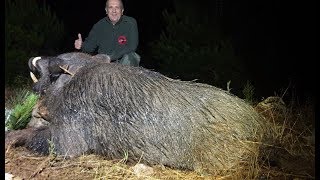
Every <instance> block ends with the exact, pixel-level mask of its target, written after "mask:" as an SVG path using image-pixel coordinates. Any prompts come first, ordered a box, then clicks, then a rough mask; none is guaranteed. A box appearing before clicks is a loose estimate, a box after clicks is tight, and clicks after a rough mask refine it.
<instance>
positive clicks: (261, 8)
mask: <svg viewBox="0 0 320 180" xmlns="http://www.w3.org/2000/svg"><path fill="white" fill-rule="evenodd" d="M216 1H220V2H222V4H223V12H222V17H221V18H222V24H223V27H224V29H225V31H226V32H228V33H230V34H231V36H232V39H233V45H234V48H235V50H236V53H237V55H239V56H240V57H242V58H243V59H245V60H246V61H247V62H246V63H247V64H249V65H250V67H251V73H252V76H253V77H254V78H255V80H256V81H255V83H256V84H255V85H256V86H258V87H260V89H261V91H262V94H267V95H272V91H277V90H279V88H285V87H287V86H288V85H289V83H290V82H292V83H294V84H295V87H296V89H297V91H298V93H300V94H301V95H302V96H305V95H306V94H307V95H310V94H311V95H313V94H315V80H316V77H315V70H316V69H315V66H314V62H315V56H314V55H315V45H314V42H315V24H316V23H315V15H316V14H315V4H314V3H313V4H312V3H311V2H308V1H303V2H300V1H288V2H283V1H282V2H279V1H276V0H268V1H267V0H259V1H249V0H241V1H233V2H231V1H227V0H224V1H223V0H216ZM47 2H48V4H50V6H51V7H52V9H53V10H54V11H56V12H57V15H58V16H59V17H60V19H61V20H63V22H64V24H65V26H67V27H68V34H69V36H68V38H67V39H66V46H67V48H70V49H72V47H73V41H74V39H75V38H76V37H77V33H82V35H83V37H86V35H87V34H88V32H89V31H90V29H91V27H92V25H93V24H94V23H95V22H97V21H98V20H99V19H101V18H102V17H104V16H105V11H104V6H105V0H97V1H84V0H77V1H75V0H68V1H56V0H47ZM123 2H124V6H125V14H126V15H129V16H133V17H135V18H136V19H137V22H138V27H139V39H140V44H139V47H140V48H142V49H143V48H144V47H145V46H146V44H147V43H148V42H150V41H153V40H155V39H157V38H158V36H159V34H160V32H161V31H162V30H163V28H164V26H163V25H164V24H163V22H162V19H161V12H162V11H163V10H164V9H169V10H174V9H173V6H172V3H171V1H169V0H164V1H146V0H140V1H137V0H135V1H133V0H124V1H123ZM197 2H199V3H201V2H202V1H197ZM213 10H214V9H213ZM199 18H200V17H199ZM263 61H269V62H270V63H268V65H264V66H261V62H263ZM270 86H271V87H270ZM264 89H265V92H263V91H264Z"/></svg>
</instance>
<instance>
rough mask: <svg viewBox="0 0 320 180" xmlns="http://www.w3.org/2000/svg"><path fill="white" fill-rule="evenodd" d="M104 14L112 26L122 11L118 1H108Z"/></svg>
mask: <svg viewBox="0 0 320 180" xmlns="http://www.w3.org/2000/svg"><path fill="white" fill-rule="evenodd" d="M106 12H107V14H108V17H109V19H110V20H111V22H112V23H113V24H116V23H117V22H118V21H119V19H120V18H121V16H122V14H123V9H122V6H121V3H120V1H119V0H109V3H108V5H107V7H106Z"/></svg>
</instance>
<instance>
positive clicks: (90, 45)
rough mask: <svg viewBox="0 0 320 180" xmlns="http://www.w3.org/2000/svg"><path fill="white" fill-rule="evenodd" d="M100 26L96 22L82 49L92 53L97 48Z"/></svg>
mask: <svg viewBox="0 0 320 180" xmlns="http://www.w3.org/2000/svg"><path fill="white" fill-rule="evenodd" d="M97 31H98V27H97V24H95V25H94V26H93V27H92V29H91V30H90V32H89V35H88V37H87V38H86V39H85V41H84V42H83V43H82V47H81V50H82V51H84V52H87V53H92V52H94V51H95V50H96V48H97V46H98V42H97V38H98V32H97Z"/></svg>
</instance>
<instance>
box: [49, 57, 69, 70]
mask: <svg viewBox="0 0 320 180" xmlns="http://www.w3.org/2000/svg"><path fill="white" fill-rule="evenodd" d="M64 64H65V62H64V60H63V59H60V58H58V57H53V58H50V59H49V67H48V69H49V72H50V73H51V74H62V73H63V70H62V69H61V68H60V66H63V65H64Z"/></svg>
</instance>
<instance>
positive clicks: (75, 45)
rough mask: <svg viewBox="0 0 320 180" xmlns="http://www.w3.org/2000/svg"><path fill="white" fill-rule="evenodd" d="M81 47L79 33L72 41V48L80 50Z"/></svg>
mask: <svg viewBox="0 0 320 180" xmlns="http://www.w3.org/2000/svg"><path fill="white" fill-rule="evenodd" d="M81 46H82V37H81V34H80V33H79V34H78V39H76V40H75V41H74V48H76V49H81Z"/></svg>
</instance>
